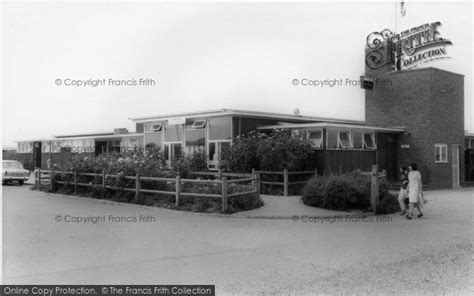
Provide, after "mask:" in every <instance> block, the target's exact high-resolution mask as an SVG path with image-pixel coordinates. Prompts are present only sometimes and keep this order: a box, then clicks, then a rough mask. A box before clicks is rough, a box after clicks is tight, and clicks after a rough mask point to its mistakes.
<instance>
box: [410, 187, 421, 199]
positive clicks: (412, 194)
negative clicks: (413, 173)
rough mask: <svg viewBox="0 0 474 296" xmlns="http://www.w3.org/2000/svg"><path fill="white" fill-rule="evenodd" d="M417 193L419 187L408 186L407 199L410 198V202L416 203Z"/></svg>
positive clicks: (418, 193) (418, 192)
mask: <svg viewBox="0 0 474 296" xmlns="http://www.w3.org/2000/svg"><path fill="white" fill-rule="evenodd" d="M419 195H420V188H419V187H418V186H409V187H408V199H409V200H410V203H417V202H418V196H419Z"/></svg>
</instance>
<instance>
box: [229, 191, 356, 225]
mask: <svg viewBox="0 0 474 296" xmlns="http://www.w3.org/2000/svg"><path fill="white" fill-rule="evenodd" d="M261 198H262V200H263V202H264V203H265V205H264V206H263V207H261V208H258V209H254V210H251V211H245V212H239V213H235V214H232V216H233V217H242V218H269V219H291V218H293V217H295V216H296V217H302V216H308V217H330V216H331V217H332V216H346V215H360V214H361V213H360V212H341V211H330V210H325V209H320V208H315V207H310V206H307V205H305V204H304V203H303V202H302V201H301V196H276V195H261Z"/></svg>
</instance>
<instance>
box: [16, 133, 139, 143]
mask: <svg viewBox="0 0 474 296" xmlns="http://www.w3.org/2000/svg"><path fill="white" fill-rule="evenodd" d="M137 136H143V134H140V133H128V134H111V135H104V136H101V135H96V136H82V137H80V136H72V137H63V138H46V139H34V140H22V141H16V142H15V143H25V142H41V141H66V140H85V139H94V140H100V139H112V138H123V137H137Z"/></svg>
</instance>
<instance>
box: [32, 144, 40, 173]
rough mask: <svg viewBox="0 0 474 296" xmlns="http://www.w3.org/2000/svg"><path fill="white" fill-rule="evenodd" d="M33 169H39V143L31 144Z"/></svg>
mask: <svg viewBox="0 0 474 296" xmlns="http://www.w3.org/2000/svg"><path fill="white" fill-rule="evenodd" d="M33 167H35V168H40V167H41V142H34V143H33Z"/></svg>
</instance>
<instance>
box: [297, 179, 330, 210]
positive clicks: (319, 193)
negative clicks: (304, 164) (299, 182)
mask: <svg viewBox="0 0 474 296" xmlns="http://www.w3.org/2000/svg"><path fill="white" fill-rule="evenodd" d="M302 200H303V203H304V204H306V205H308V206H312V207H318V208H324V207H325V203H326V177H324V176H316V177H314V178H312V179H310V180H309V182H308V184H307V185H306V186H305V187H304V189H303V197H302Z"/></svg>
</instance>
